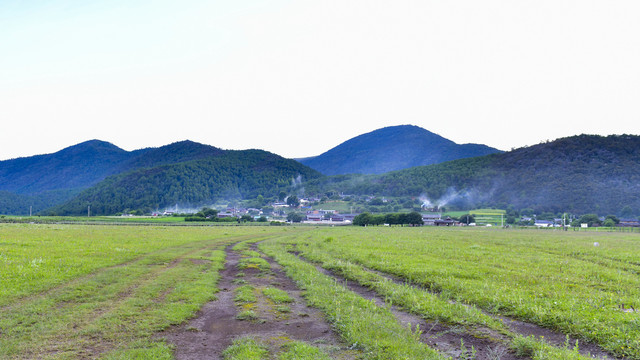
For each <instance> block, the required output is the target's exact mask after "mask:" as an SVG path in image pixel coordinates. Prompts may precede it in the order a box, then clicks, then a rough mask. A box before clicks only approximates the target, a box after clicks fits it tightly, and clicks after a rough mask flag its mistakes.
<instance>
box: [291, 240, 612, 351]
mask: <svg viewBox="0 0 640 360" xmlns="http://www.w3.org/2000/svg"><path fill="white" fill-rule="evenodd" d="M295 254H296V255H297V256H298V257H299V258H300V259H302V260H304V258H303V257H302V256H301V255H300V254H299V253H297V252H296V253H295ZM305 261H306V260H305ZM360 266H362V265H360ZM316 268H317V269H318V270H319V271H322V272H323V273H325V274H327V275H329V276H332V277H334V278H336V279H337V280H338V281H342V282H343V283H344V284H345V285H346V286H348V287H349V289H351V290H352V291H354V292H356V293H358V294H360V295H361V296H363V297H365V298H367V299H371V300H374V301H376V303H380V304H383V303H384V300H383V299H381V298H380V297H379V296H378V295H377V293H376V292H375V291H373V290H371V289H369V288H367V287H364V286H361V285H359V284H358V283H356V282H355V281H347V280H346V279H345V278H344V277H343V276H341V275H338V274H336V273H334V272H332V271H330V270H327V269H324V268H322V267H321V266H319V265H316ZM363 268H364V269H366V270H368V271H371V272H373V273H375V274H377V275H380V276H382V277H385V278H387V279H389V280H390V281H393V282H395V283H396V284H400V285H405V284H406V282H405V281H404V280H403V279H401V278H398V277H397V276H394V275H391V274H387V273H383V272H380V271H377V270H372V269H368V268H366V267H363ZM412 286H416V287H419V288H421V289H422V290H425V291H429V290H428V289H425V288H423V287H420V286H417V285H412ZM392 311H393V312H394V314H396V317H398V318H399V319H400V320H401V321H402V322H403V323H409V322H410V323H411V324H416V322H415V321H421V322H419V323H418V324H420V329H422V330H423V331H425V332H426V334H423V338H424V341H425V342H426V343H427V344H429V345H430V346H431V347H433V348H435V349H438V350H439V351H441V352H443V353H445V354H448V355H450V356H453V357H454V358H457V357H459V356H460V351H459V349H460V340H461V339H462V341H463V342H464V344H468V345H467V347H470V346H471V345H473V346H474V348H475V350H477V351H478V352H477V356H476V359H478V360H482V359H496V355H500V356H499V357H498V358H499V359H503V360H507V359H517V357H515V356H514V355H512V354H510V353H509V351H508V349H507V346H506V345H505V344H501V343H500V342H496V341H489V339H487V338H484V337H483V338H480V339H479V338H478V337H477V336H474V335H471V334H468V333H466V332H465V331H464V329H462V328H460V327H455V326H453V327H452V326H448V325H445V324H440V323H434V322H425V321H424V320H423V319H422V318H420V317H419V316H417V315H413V314H409V313H406V312H403V311H401V310H398V309H397V308H395V307H392ZM484 313H485V314H487V315H489V316H492V317H495V318H498V319H500V320H502V322H503V323H504V324H505V325H506V326H507V327H508V328H509V330H510V331H511V332H513V333H515V334H519V335H522V336H525V337H528V336H534V337H535V338H538V339H544V341H545V342H547V343H549V344H552V345H554V346H557V347H565V346H566V341H567V335H566V334H563V333H561V332H558V331H554V330H551V329H548V328H545V327H542V326H540V325H537V324H533V323H529V322H526V321H521V320H517V319H513V318H509V317H506V316H496V315H493V314H491V313H488V312H484ZM479 330H480V332H481V333H483V332H484V333H485V334H486V335H487V337H490V338H493V339H496V340H497V339H502V340H505V341H506V340H507V339H506V338H505V337H504V336H503V335H501V334H496V333H495V331H493V330H490V329H479ZM576 341H578V343H579V352H580V353H581V354H582V355H585V356H589V357H592V358H597V359H602V360H613V359H618V358H617V357H615V356H614V355H612V354H610V353H608V352H607V351H605V350H603V349H602V348H601V347H600V346H598V345H597V344H594V343H589V342H585V341H581V340H578V339H576V338H575V337H572V336H569V340H568V344H569V347H570V348H573V346H574V345H575V344H576ZM456 342H457V349H456Z"/></svg>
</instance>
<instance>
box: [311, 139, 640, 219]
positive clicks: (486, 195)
mask: <svg viewBox="0 0 640 360" xmlns="http://www.w3.org/2000/svg"><path fill="white" fill-rule="evenodd" d="M305 186H306V188H307V189H308V190H309V191H331V190H334V191H337V190H338V189H339V191H341V192H344V193H347V194H371V195H380V196H383V195H384V196H410V197H416V198H421V199H423V201H424V202H426V203H428V204H433V205H439V206H451V205H454V206H456V207H459V208H475V207H497V208H502V209H505V208H507V207H510V206H511V207H513V208H515V209H523V208H531V209H533V210H535V211H536V212H538V213H541V212H543V211H549V212H554V213H557V212H563V211H568V212H572V213H577V214H584V213H599V214H626V215H630V214H635V215H638V214H640V136H635V135H611V136H606V137H604V136H597V135H579V136H572V137H567V138H562V139H557V140H555V141H550V142H545V143H541V144H538V145H533V146H530V147H525V148H520V149H515V150H512V151H509V152H505V153H499V154H491V155H486V156H480V157H474V158H467V159H459V160H454V161H449V162H444V163H440V164H434V165H429V166H418V167H414V168H409V169H404V170H399V171H394V172H389V173H385V174H381V175H369V176H359V175H341V176H334V177H328V178H322V179H316V180H312V181H310V182H309V183H308V184H306V185H305Z"/></svg>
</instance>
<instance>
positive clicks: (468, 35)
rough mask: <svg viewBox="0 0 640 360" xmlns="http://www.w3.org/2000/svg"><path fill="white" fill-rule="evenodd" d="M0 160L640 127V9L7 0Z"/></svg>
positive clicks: (480, 138)
mask: <svg viewBox="0 0 640 360" xmlns="http://www.w3.org/2000/svg"><path fill="white" fill-rule="evenodd" d="M0 121H1V128H0V159H8V158H14V157H19V156H29V155H35V154H41V153H50V152H55V151H57V150H60V149H62V148H64V147H67V146H70V145H73V144H76V143H79V142H82V141H85V140H90V139H100V140H105V141H109V142H112V143H114V144H115V145H117V146H119V147H122V148H124V149H127V150H133V149H138V148H143V147H149V146H161V145H165V144H168V143H171V142H175V141H179V140H185V139H190V140H193V141H198V142H201V143H205V144H210V145H214V146H217V147H221V148H225V149H246V148H260V149H265V150H268V151H272V152H274V153H277V154H280V155H282V156H285V157H303V156H311V155H318V154H320V153H322V152H324V151H326V150H328V149H330V148H331V147H334V146H336V145H338V144H339V143H341V142H343V141H345V140H347V139H349V138H351V137H353V136H356V135H359V134H362V133H365V132H369V131H372V130H375V129H377V128H381V127H384V126H390V125H400V124H413V125H418V126H421V127H423V128H425V129H427V130H430V131H432V132H435V133H437V134H439V135H442V136H444V137H446V138H448V139H451V140H453V141H455V142H457V143H468V142H475V143H483V144H487V145H489V146H493V147H496V148H499V149H503V150H509V149H510V148H512V147H521V146H526V145H533V144H537V143H539V142H541V141H544V140H547V139H549V140H553V139H556V138H560V137H565V136H571V135H577V134H581V133H587V134H601V135H607V134H622V133H627V134H639V133H640V125H639V124H640V1H638V0H606V1H592V0H575V1H567V0H525V1H521V0H516V1H514V0H503V1H496V0H484V1H477V0H460V1H455V0H454V1H442V0H432V1H430V0H416V1H405V0H393V1H390V0H388V1H374V0H366V1H365V0H362V1H351V0H339V1H336V0H318V1H307V0H297V1H285V0H264V1H263V0H243V1H231V0H227V1H211V0H208V1H205V0H202V1H201V0H191V1H189V0H185V1H165V0H109V1H104V0H94V1H86V0H66V1H64V0H24V1H18V0H16V1H2V2H0Z"/></svg>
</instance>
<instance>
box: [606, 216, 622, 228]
mask: <svg viewBox="0 0 640 360" xmlns="http://www.w3.org/2000/svg"><path fill="white" fill-rule="evenodd" d="M607 220H611V221H613V224H614V225H618V224H620V219H618V217H617V216H615V215H607V217H606V218H604V222H605V224H606V223H607ZM605 226H609V225H605Z"/></svg>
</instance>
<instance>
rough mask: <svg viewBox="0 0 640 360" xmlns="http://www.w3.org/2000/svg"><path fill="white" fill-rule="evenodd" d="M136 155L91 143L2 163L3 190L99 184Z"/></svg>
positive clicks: (34, 190) (26, 191)
mask: <svg viewBox="0 0 640 360" xmlns="http://www.w3.org/2000/svg"><path fill="white" fill-rule="evenodd" d="M135 155H136V154H132V153H130V152H128V151H125V150H122V149H120V148H119V147H117V146H115V145H113V144H110V143H108V142H104V141H99V140H91V141H86V142H83V143H80V144H77V145H74V146H70V147H68V148H65V149H63V150H60V151H58V152H56V153H53V154H47V155H37V156H31V157H24V158H18V159H12V160H5V161H0V190H4V191H9V192H12V193H15V194H37V193H40V192H43V191H49V190H59V189H72V188H78V187H87V186H90V185H93V184H96V183H97V182H98V181H100V180H102V179H104V178H105V177H106V176H108V175H112V174H113V173H115V172H117V168H118V167H119V166H120V165H121V164H122V163H123V162H125V161H127V160H129V159H131V158H132V157H133V156H135Z"/></svg>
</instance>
